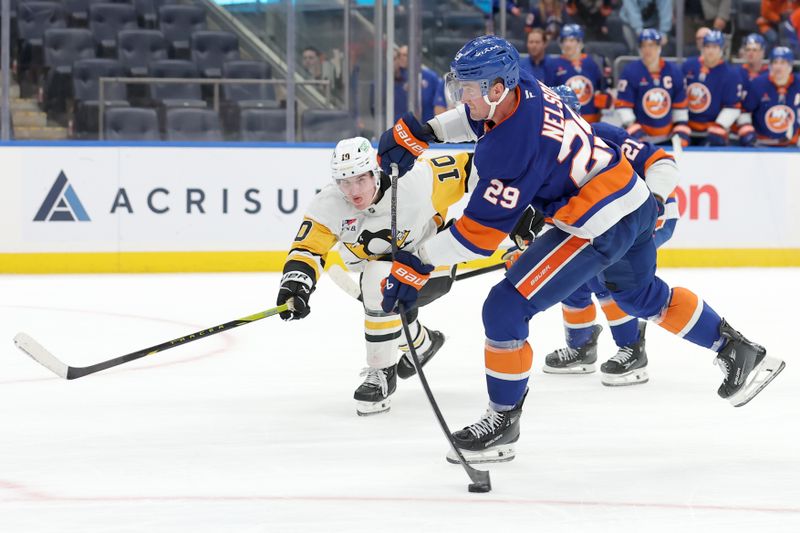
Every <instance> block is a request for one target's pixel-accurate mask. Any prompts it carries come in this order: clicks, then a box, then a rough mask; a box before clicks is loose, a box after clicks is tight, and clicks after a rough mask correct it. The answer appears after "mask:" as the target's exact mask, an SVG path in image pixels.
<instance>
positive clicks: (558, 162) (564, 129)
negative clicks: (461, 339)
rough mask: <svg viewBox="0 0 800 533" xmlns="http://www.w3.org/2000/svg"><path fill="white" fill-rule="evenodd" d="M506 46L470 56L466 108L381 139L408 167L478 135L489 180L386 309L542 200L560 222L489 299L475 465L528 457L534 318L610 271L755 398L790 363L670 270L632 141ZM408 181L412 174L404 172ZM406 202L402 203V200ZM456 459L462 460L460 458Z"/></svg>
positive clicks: (391, 285) (465, 437)
mask: <svg viewBox="0 0 800 533" xmlns="http://www.w3.org/2000/svg"><path fill="white" fill-rule="evenodd" d="M518 60H519V54H518V53H517V51H516V49H515V48H514V47H513V45H511V44H510V43H508V42H507V41H506V40H504V39H502V38H500V37H496V36H484V37H478V38H476V39H473V40H472V41H470V42H468V43H467V44H466V45H464V47H463V48H462V49H461V50H460V51H459V52H458V53H457V54H456V56H455V59H454V60H453V62H452V63H451V71H450V73H449V74H448V76H447V80H448V81H447V86H448V88H449V90H451V91H452V92H453V93H454V95H455V96H456V97H457V98H455V99H454V100H455V101H460V102H462V103H463V104H464V105H459V106H457V107H456V108H455V109H452V110H449V111H446V112H445V113H442V114H439V115H437V116H436V117H434V118H433V119H432V120H430V121H428V122H427V123H426V124H421V123H420V122H419V121H417V120H416V118H414V116H413V115H412V114H410V113H409V114H406V115H404V116H403V118H401V119H400V120H399V121H398V122H397V123H396V124H395V125H394V126H393V127H392V128H391V129H390V130H388V131H386V132H384V133H383V134H382V135H381V139H380V143H379V149H378V151H379V157H380V165H381V167H382V168H384V170H387V169H389V168H390V165H391V164H393V163H395V164H397V165H398V166H399V169H400V173H401V175H402V173H404V172H406V171H408V170H409V169H410V168H411V167H412V166H413V163H414V160H415V159H416V157H417V156H418V155H419V153H421V152H422V151H423V150H424V149H425V148H426V147H427V143H428V142H431V141H436V140H438V141H446V142H468V141H476V144H475V157H474V162H475V166H476V170H477V172H478V175H479V176H480V179H479V180H478V183H477V185H476V187H475V189H474V190H473V192H472V194H471V196H470V199H469V202H468V204H467V206H466V208H465V209H464V213H463V215H462V216H461V217H460V218H459V219H458V220H457V221H456V222H455V224H453V225H451V226H450V228H449V229H448V230H446V231H443V232H441V233H439V234H437V235H436V236H434V237H432V238H431V239H430V240H428V241H426V242H425V243H424V244H423V245H422V246H421V247H420V248H418V250H417V251H416V253H415V254H410V253H404V252H402V251H401V252H398V253H397V254H396V255H395V261H394V263H393V266H392V273H391V274H390V275H389V276H388V278H387V279H386V282H385V290H384V299H383V302H382V305H383V309H384V311H386V312H388V311H387V310H393V309H395V308H396V306H397V304H398V302H401V303H402V304H403V305H404V306H406V307H407V308H413V306H414V305H415V303H416V298H417V292H418V290H419V287H421V286H424V284H425V280H426V278H427V276H426V272H429V271H430V269H431V265H445V264H456V263H460V262H463V261H466V260H470V259H475V258H479V257H487V256H489V255H491V254H492V253H493V252H494V251H495V250H496V249H497V248H498V246H499V245H500V243H501V242H502V241H503V240H504V239H505V238H506V235H507V234H508V233H509V232H510V231H511V230H512V229H513V228H514V226H515V223H516V221H517V220H518V219H519V217H520V215H521V213H522V212H523V210H525V209H526V208H527V206H528V205H532V206H533V208H534V209H536V210H537V211H539V212H541V213H542V214H544V215H545V216H547V217H549V218H551V219H552V221H553V224H554V226H555V227H554V228H552V229H551V230H549V231H547V232H546V233H544V234H543V235H541V236H540V237H539V238H537V239H536V240H534V241H533V243H532V244H531V245H530V246H529V247H528V248H527V249H526V250H525V252H523V253H522V255H521V256H520V257H519V259H518V260H517V261H516V263H514V265H513V266H512V267H511V268H510V269H509V270H508V271H507V272H506V274H505V277H504V278H503V280H502V281H501V282H500V283H498V284H497V285H495V286H494V287H493V288H492V289H491V291H490V292H489V294H488V295H487V297H486V300H485V302H484V305H483V324H484V331H485V343H484V357H485V365H486V382H487V388H488V392H489V408H488V409H487V410H486V412H485V414H484V415H483V416H482V417H481V418H480V419H479V420H478V421H477V422H476V423H474V424H471V425H469V426H467V427H465V428H464V429H462V430H459V431H456V432H454V433H453V438H454V440H455V443H456V445H457V446H458V448H460V449H461V450H463V452H464V454H465V456H466V457H467V459H468V460H469V461H471V462H482V461H504V460H509V459H511V458H513V457H514V443H515V442H516V441H517V440H518V439H519V434H520V416H521V412H522V405H523V402H524V399H525V396H526V393H527V390H528V377H529V375H530V370H531V363H532V359H533V351H532V349H531V346H530V344H529V343H528V340H527V339H528V335H529V324H530V320H531V318H533V317H534V315H536V314H537V313H539V312H541V311H544V310H545V309H547V308H549V307H551V306H552V305H555V304H557V303H559V302H561V301H563V300H564V299H565V298H567V297H568V296H569V295H570V294H572V293H573V292H574V291H575V290H576V289H577V288H578V287H580V286H581V285H583V284H584V283H586V282H587V281H589V280H590V279H593V278H595V277H597V276H598V275H600V276H601V279H602V280H603V282H604V285H605V286H606V288H608V289H609V290H610V291H611V293H612V295H613V297H614V300H615V301H616V302H617V304H618V305H619V306H620V308H621V309H622V310H624V311H625V312H626V313H628V314H630V315H632V316H637V317H641V318H647V319H649V320H652V321H654V322H656V323H658V324H659V325H660V326H662V327H664V328H665V329H667V330H668V331H670V332H672V333H675V334H677V335H678V336H680V337H683V338H685V339H686V340H689V341H691V342H693V343H695V344H698V345H700V346H704V347H706V348H709V349H711V350H713V351H715V352H717V356H716V358H715V361H716V363H717V364H718V365H719V367H720V368H721V369H722V371H723V374H724V378H723V382H722V384H721V385H720V387H719V389H718V394H719V395H720V396H721V397H722V398H724V399H727V400H728V401H730V402H731V403H732V404H733V405H735V406H740V405H744V404H745V403H747V402H748V401H750V400H751V399H752V398H753V397H754V396H755V395H756V394H758V392H760V391H761V390H762V389H763V388H764V387H765V386H766V385H767V384H768V383H769V382H770V381H771V380H772V379H773V378H774V377H775V376H776V375H777V373H778V372H779V371H780V370H782V368H783V366H784V363H783V362H782V361H780V360H779V359H776V358H773V357H769V356H767V353H766V350H765V349H764V348H763V347H761V346H759V345H757V344H755V343H752V342H750V341H749V340H747V339H746V338H745V337H744V336H743V335H742V334H741V333H739V332H738V331H736V330H735V329H733V328H732V327H731V326H730V325H729V324H728V323H727V322H726V321H724V320H723V319H721V318H720V316H719V315H718V314H717V313H716V312H715V311H714V309H712V308H711V307H710V306H709V305H708V304H706V303H704V302H703V300H702V299H700V298H699V297H698V296H697V295H696V294H695V293H693V292H692V291H690V290H688V289H684V288H680V287H675V288H670V287H669V286H668V285H667V284H666V283H665V282H664V281H662V280H661V279H660V278H658V277H656V275H655V270H656V247H655V243H654V241H653V230H654V228H655V224H656V219H657V216H658V211H659V206H658V201H657V200H656V199H655V197H654V196H653V195H652V194H651V193H650V191H649V190H648V188H647V185H645V182H644V180H642V179H640V178H639V177H638V176H637V175H636V173H635V172H634V171H633V168H632V167H631V164H630V163H629V162H628V160H627V159H626V158H625V157H624V156H623V155H622V153H621V150H620V148H619V146H617V145H615V144H613V143H608V142H606V141H604V140H603V139H601V138H600V137H597V136H596V135H594V134H593V133H592V129H591V127H590V126H589V124H588V123H587V122H586V121H585V120H583V119H582V118H581V117H580V116H579V115H577V114H575V113H574V112H573V111H572V110H571V109H569V108H568V107H566V106H565V105H564V104H563V102H562V101H561V99H560V98H559V97H558V95H557V94H556V93H555V92H553V91H552V90H551V89H550V88H549V87H547V86H545V85H544V84H542V83H541V82H539V81H537V80H535V79H534V78H532V77H531V76H530V75H529V74H528V73H526V72H520V70H519V65H518ZM401 179H402V178H401ZM399 209H401V210H402V206H399ZM449 459H451V460H454V458H453V457H450V458H449Z"/></svg>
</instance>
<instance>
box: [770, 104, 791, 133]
mask: <svg viewBox="0 0 800 533" xmlns="http://www.w3.org/2000/svg"><path fill="white" fill-rule="evenodd" d="M794 119H795V114H794V109H792V108H791V107H789V106H785V105H774V106H772V107H770V108H769V109H767V112H766V113H765V114H764V124H766V126H767V129H768V130H769V131H771V132H772V133H786V132H788V131H789V128H790V127H791V125H792V124H794Z"/></svg>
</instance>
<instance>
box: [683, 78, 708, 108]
mask: <svg viewBox="0 0 800 533" xmlns="http://www.w3.org/2000/svg"><path fill="white" fill-rule="evenodd" d="M686 96H688V99H689V111H690V112H692V113H702V112H703V111H705V110H706V109H708V106H710V105H711V93H710V92H709V90H708V87H706V86H705V85H703V84H702V83H698V82H694V83H692V84H691V85H689V88H688V89H686Z"/></svg>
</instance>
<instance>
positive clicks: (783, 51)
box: [769, 46, 794, 63]
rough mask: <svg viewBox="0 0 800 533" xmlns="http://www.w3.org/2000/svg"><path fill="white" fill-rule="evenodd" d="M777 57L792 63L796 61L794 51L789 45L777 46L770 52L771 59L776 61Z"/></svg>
mask: <svg viewBox="0 0 800 533" xmlns="http://www.w3.org/2000/svg"><path fill="white" fill-rule="evenodd" d="M776 59H783V60H785V61H788V62H789V63H791V62H792V61H794V53H793V52H792V49H791V48H789V47H787V46H776V47H775V48H773V49H772V52H771V53H770V54H769V60H770V61H775V60H776Z"/></svg>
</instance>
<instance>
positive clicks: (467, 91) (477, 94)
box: [444, 70, 508, 120]
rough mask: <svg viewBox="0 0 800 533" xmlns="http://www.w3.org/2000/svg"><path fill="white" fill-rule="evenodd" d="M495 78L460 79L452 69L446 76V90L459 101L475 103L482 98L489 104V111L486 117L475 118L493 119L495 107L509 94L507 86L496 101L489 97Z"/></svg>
mask: <svg viewBox="0 0 800 533" xmlns="http://www.w3.org/2000/svg"><path fill="white" fill-rule="evenodd" d="M492 81H493V80H459V79H458V77H457V75H456V73H455V72H453V71H452V70H451V71H450V72H448V73H447V75H445V77H444V83H445V91H446V92H447V95H448V96H449V98H450V99H451V100H452V101H453V102H455V103H456V104H458V103H467V102H470V103H474V102H475V101H476V100H479V99H482V100H483V102H485V103H486V105H488V106H489V112H488V114H487V116H486V117H481V118H479V117H474V116H473V117H472V118H473V120H491V119H492V117H493V116H494V111H495V108H496V107H497V105H498V104H500V102H502V101H503V100H504V99H505V97H506V96H507V95H508V88H507V87H506V88H505V90H504V91H503V94H502V95H501V96H500V98H499V99H498V100H497V101H496V102H492V101H491V100H490V99H489V87H491V85H492Z"/></svg>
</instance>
